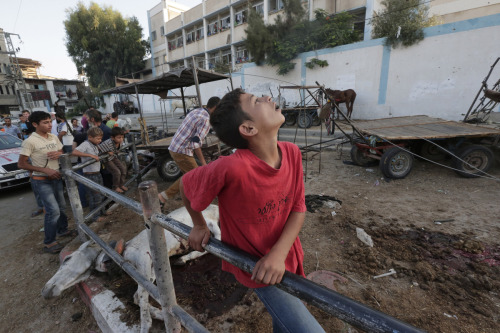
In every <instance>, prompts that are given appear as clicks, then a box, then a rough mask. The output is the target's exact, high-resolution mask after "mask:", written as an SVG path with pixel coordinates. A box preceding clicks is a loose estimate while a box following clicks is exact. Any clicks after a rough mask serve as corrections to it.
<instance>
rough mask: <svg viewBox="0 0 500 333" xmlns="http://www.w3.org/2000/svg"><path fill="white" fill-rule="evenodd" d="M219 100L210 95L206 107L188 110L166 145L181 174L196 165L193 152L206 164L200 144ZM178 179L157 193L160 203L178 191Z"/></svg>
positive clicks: (202, 163)
mask: <svg viewBox="0 0 500 333" xmlns="http://www.w3.org/2000/svg"><path fill="white" fill-rule="evenodd" d="M219 101H220V98H219V97H215V96H214V97H211V98H210V99H209V100H208V103H207V108H206V109H205V108H198V109H194V110H193V111H191V112H189V113H188V114H187V116H186V118H184V120H183V121H182V124H181V126H179V128H178V129H177V131H176V132H175V135H174V137H173V138H172V143H171V144H170V146H169V147H168V150H169V152H170V156H172V158H173V159H174V161H175V163H177V165H178V166H179V168H180V169H181V171H182V173H183V174H185V173H186V172H188V171H191V170H193V169H195V168H196V167H198V164H197V163H196V160H195V159H194V157H193V153H194V154H195V155H196V157H198V160H199V161H200V163H201V165H205V164H207V163H206V162H205V158H204V157H203V153H202V151H201V146H202V145H203V140H204V139H205V137H206V136H207V134H208V131H209V130H210V114H211V113H212V112H214V110H215V109H216V107H217V105H218V104H219ZM180 181H181V179H180V178H179V179H177V181H176V182H175V183H173V184H172V185H171V186H170V187H169V188H168V189H167V190H166V191H164V192H161V193H160V194H158V199H159V200H160V202H161V203H162V204H164V203H165V202H166V200H167V199H172V198H173V197H174V196H175V195H176V194H177V193H179V183H180Z"/></svg>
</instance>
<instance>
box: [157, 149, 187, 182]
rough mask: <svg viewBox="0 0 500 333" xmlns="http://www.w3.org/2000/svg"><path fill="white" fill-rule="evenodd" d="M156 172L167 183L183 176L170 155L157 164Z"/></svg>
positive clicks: (162, 157)
mask: <svg viewBox="0 0 500 333" xmlns="http://www.w3.org/2000/svg"><path fill="white" fill-rule="evenodd" d="M156 170H157V171H158V174H159V175H160V177H161V178H162V179H163V180H164V181H167V182H171V181H174V180H177V178H179V177H180V176H181V175H182V171H181V169H180V168H179V166H178V165H177V164H176V163H175V162H174V160H173V159H172V157H170V154H168V155H165V156H161V157H160V158H159V159H158V162H157V164H156Z"/></svg>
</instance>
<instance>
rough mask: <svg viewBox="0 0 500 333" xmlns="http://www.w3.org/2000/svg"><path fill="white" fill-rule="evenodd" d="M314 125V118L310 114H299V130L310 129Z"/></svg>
mask: <svg viewBox="0 0 500 333" xmlns="http://www.w3.org/2000/svg"><path fill="white" fill-rule="evenodd" d="M311 125H312V116H311V115H310V114H309V113H305V112H299V115H298V116H297V126H299V128H309V127H311Z"/></svg>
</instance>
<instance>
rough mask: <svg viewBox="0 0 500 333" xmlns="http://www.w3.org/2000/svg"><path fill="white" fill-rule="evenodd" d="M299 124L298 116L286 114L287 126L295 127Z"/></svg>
mask: <svg viewBox="0 0 500 333" xmlns="http://www.w3.org/2000/svg"><path fill="white" fill-rule="evenodd" d="M296 122H297V115H295V114H293V113H289V112H287V113H285V125H287V126H293V125H295V123H296Z"/></svg>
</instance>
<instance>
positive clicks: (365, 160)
mask: <svg viewBox="0 0 500 333" xmlns="http://www.w3.org/2000/svg"><path fill="white" fill-rule="evenodd" d="M351 160H352V161H353V162H354V164H356V165H359V166H368V165H370V164H372V163H373V162H374V159H373V158H370V157H368V156H365V154H363V152H362V151H361V150H360V149H359V148H358V146H356V145H354V146H352V148H351Z"/></svg>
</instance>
